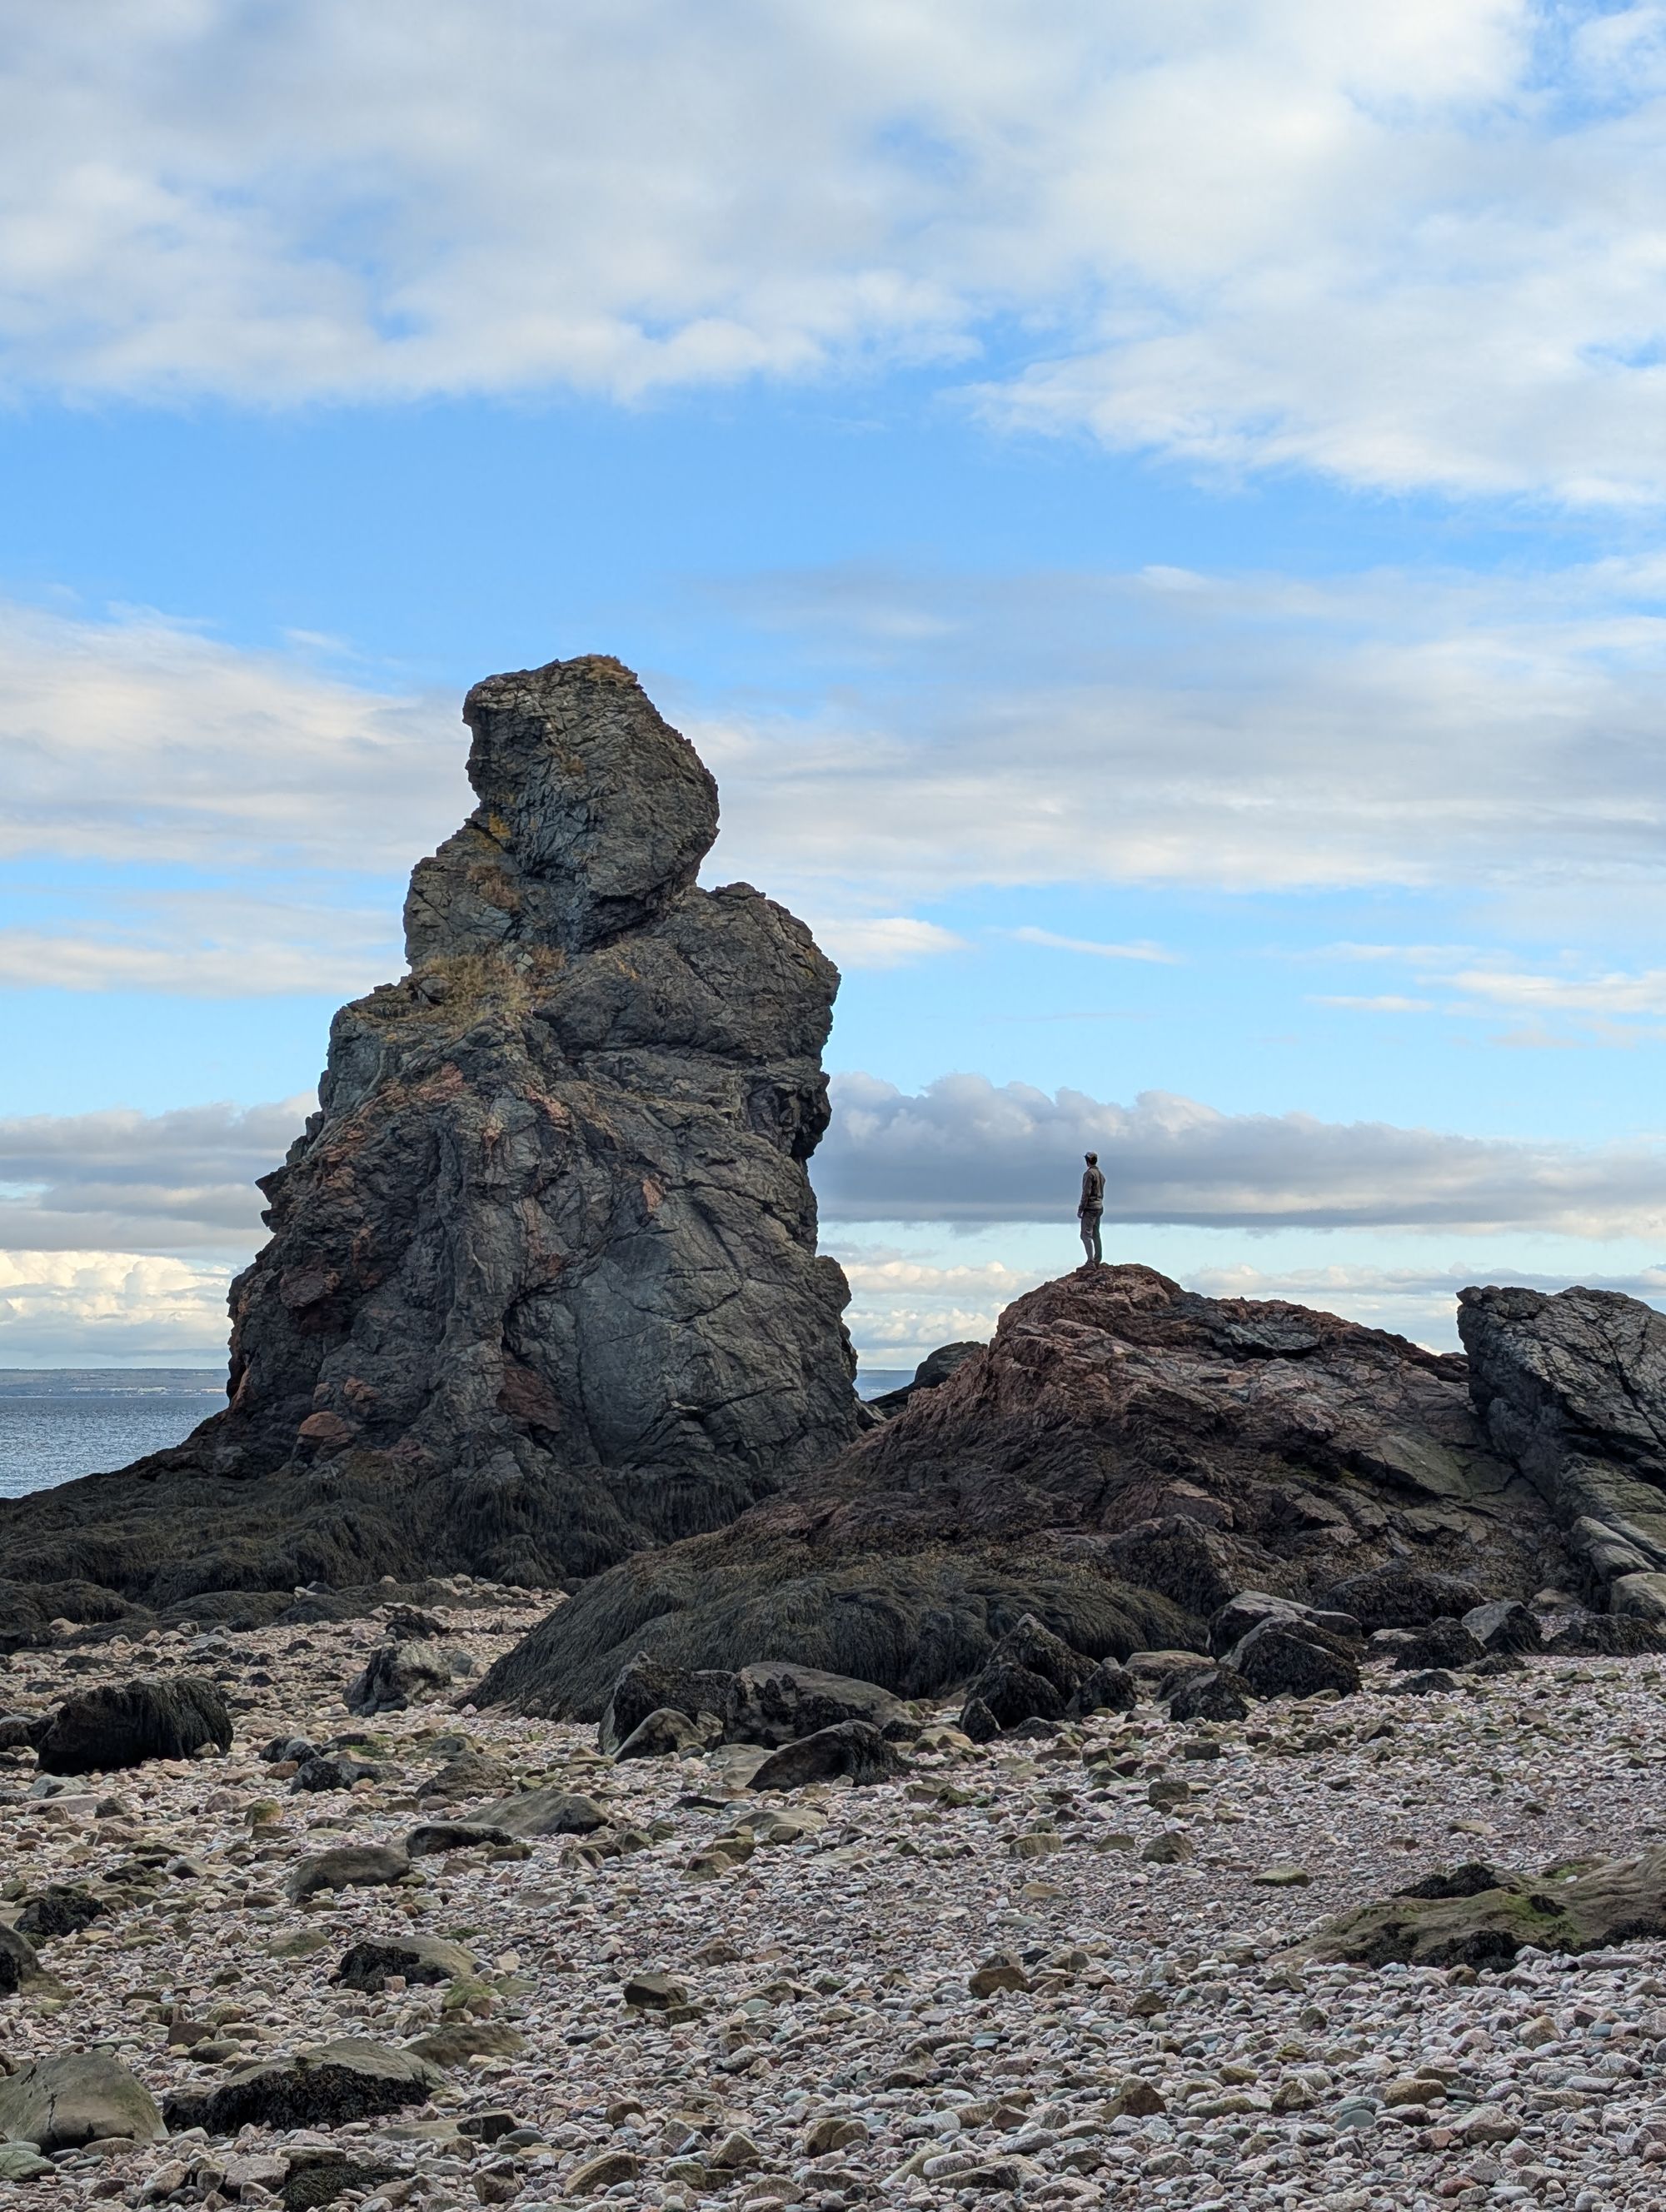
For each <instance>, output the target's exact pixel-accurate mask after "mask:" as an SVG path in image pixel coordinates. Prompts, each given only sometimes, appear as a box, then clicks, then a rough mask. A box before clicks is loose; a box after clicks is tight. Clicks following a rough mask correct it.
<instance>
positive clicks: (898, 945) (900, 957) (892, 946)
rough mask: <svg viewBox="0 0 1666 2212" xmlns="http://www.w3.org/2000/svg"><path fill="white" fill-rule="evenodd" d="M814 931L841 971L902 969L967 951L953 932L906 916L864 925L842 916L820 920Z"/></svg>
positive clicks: (877, 919) (882, 918) (883, 917)
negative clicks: (850, 969)
mask: <svg viewBox="0 0 1666 2212" xmlns="http://www.w3.org/2000/svg"><path fill="white" fill-rule="evenodd" d="M814 927H815V934H816V939H817V941H818V943H819V944H820V945H821V946H822V948H823V950H824V951H826V952H828V953H829V954H830V955H831V957H833V959H835V960H836V962H837V963H838V964H839V965H840V967H842V968H902V967H906V966H908V965H909V963H912V962H914V961H915V960H931V959H934V958H936V957H939V955H940V954H942V953H945V952H964V951H965V950H966V940H965V939H964V937H957V936H956V935H955V933H954V932H953V931H952V929H944V928H941V927H939V925H938V924H937V923H936V922H934V921H916V920H915V919H914V918H912V917H911V916H909V915H876V916H874V917H873V918H872V919H870V920H866V921H865V920H862V919H861V918H860V917H855V916H851V915H841V916H836V917H835V918H834V919H832V920H826V919H823V920H819V921H817V922H816V923H815V925H814Z"/></svg>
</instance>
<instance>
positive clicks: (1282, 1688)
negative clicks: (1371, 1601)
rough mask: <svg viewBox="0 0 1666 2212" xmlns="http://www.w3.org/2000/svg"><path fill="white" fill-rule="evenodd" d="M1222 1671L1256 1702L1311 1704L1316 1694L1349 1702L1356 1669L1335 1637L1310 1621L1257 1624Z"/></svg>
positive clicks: (1345, 1646) (1273, 1620)
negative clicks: (1227, 1670) (1305, 1700)
mask: <svg viewBox="0 0 1666 2212" xmlns="http://www.w3.org/2000/svg"><path fill="white" fill-rule="evenodd" d="M1225 1663H1226V1665H1227V1666H1228V1667H1229V1668H1231V1671H1232V1672H1233V1673H1234V1674H1237V1676H1238V1677H1239V1679H1240V1680H1242V1681H1243V1683H1244V1684H1245V1685H1246V1686H1248V1688H1249V1691H1250V1692H1251V1693H1252V1694H1253V1695H1254V1696H1256V1697H1257V1698H1310V1697H1312V1696H1314V1695H1315V1693H1316V1692H1318V1691H1321V1690H1335V1691H1336V1692H1338V1693H1339V1694H1340V1695H1341V1696H1342V1697H1345V1698H1346V1697H1351V1696H1352V1695H1353V1692H1355V1691H1356V1690H1357V1689H1358V1688H1359V1662H1358V1661H1357V1660H1356V1659H1355V1657H1354V1656H1353V1650H1351V1648H1350V1647H1349V1645H1348V1644H1346V1643H1345V1642H1344V1641H1343V1639H1342V1638H1341V1637H1340V1636H1333V1635H1332V1634H1331V1633H1330V1632H1329V1630H1328V1629H1323V1628H1316V1627H1315V1626H1313V1624H1312V1623H1311V1622H1310V1621H1305V1620H1304V1621H1290V1620H1279V1619H1277V1618H1271V1619H1268V1620H1262V1621H1258V1622H1257V1623H1256V1626H1255V1627H1254V1628H1252V1629H1251V1630H1250V1631H1249V1633H1248V1635H1247V1636H1244V1637H1243V1638H1241V1639H1240V1640H1239V1641H1238V1642H1237V1644H1234V1645H1233V1646H1232V1649H1231V1651H1230V1652H1228V1654H1227V1655H1226V1662H1225Z"/></svg>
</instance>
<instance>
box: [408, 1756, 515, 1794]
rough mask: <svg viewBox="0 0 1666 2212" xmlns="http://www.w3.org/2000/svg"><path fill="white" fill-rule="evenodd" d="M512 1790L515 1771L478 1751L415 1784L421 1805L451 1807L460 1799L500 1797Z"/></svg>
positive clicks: (454, 1761) (450, 1762) (449, 1760)
mask: <svg viewBox="0 0 1666 2212" xmlns="http://www.w3.org/2000/svg"><path fill="white" fill-rule="evenodd" d="M513 1788H514V1769H513V1768H512V1767H510V1766H508V1765H506V1763H505V1762H504V1761H503V1760H502V1759H488V1758H485V1757H483V1755H482V1754H481V1753H479V1752H477V1751H467V1752H465V1753H463V1754H462V1756H461V1757H460V1758H458V1759H447V1762H446V1764H445V1765H443V1766H442V1767H441V1768H440V1769H439V1770H438V1771H436V1772H435V1773H433V1774H430V1775H429V1777H428V1778H427V1779H426V1780H425V1781H423V1782H421V1783H419V1784H417V1796H418V1797H419V1798H420V1799H421V1800H422V1802H423V1804H425V1805H426V1804H429V1803H433V1804H436V1805H454V1804H455V1803H457V1802H458V1801H459V1798H464V1797H480V1796H484V1795H485V1794H486V1793H487V1792H488V1791H491V1792H494V1793H495V1794H497V1795H499V1796H501V1795H502V1792H503V1791H505V1790H510V1789H513Z"/></svg>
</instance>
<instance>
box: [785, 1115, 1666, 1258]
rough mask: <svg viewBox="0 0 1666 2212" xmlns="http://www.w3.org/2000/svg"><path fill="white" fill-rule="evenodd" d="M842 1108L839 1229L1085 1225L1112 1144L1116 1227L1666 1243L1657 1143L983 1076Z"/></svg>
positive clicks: (827, 1151) (833, 1213) (828, 1175)
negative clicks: (1544, 1233)
mask: <svg viewBox="0 0 1666 2212" xmlns="http://www.w3.org/2000/svg"><path fill="white" fill-rule="evenodd" d="M834 1099H835V1112H834V1118H833V1125H832V1127H831V1129H830V1132H829V1133H828V1136H827V1139H826V1140H825V1142H824V1145H823V1147H822V1149H821V1151H820V1152H818V1154H817V1157H816V1159H815V1161H814V1163H813V1164H812V1172H813V1175H814V1178H815V1182H816V1187H817V1189H818V1193H819V1194H820V1199H821V1205H822V1210H823V1212H824V1216H825V1217H826V1218H829V1219H830V1220H835V1221H837V1220H846V1221H887V1220H896V1221H943V1222H959V1223H963V1224H978V1223H990V1222H1000V1221H1057V1220H1066V1221H1067V1220H1068V1218H1069V1217H1070V1215H1071V1214H1072V1212H1073V1210H1074V1206H1075V1198H1076V1190H1077V1185H1078V1178H1079V1174H1080V1169H1081V1158H1082V1154H1083V1153H1084V1152H1087V1151H1095V1152H1097V1153H1098V1155H1099V1162H1100V1165H1101V1166H1102V1167H1103V1168H1104V1171H1105V1177H1106V1186H1107V1188H1106V1200H1105V1211H1106V1217H1107V1218H1108V1219H1111V1220H1118V1221H1137V1222H1151V1223H1162V1222H1166V1223H1174V1224H1184V1225H1192V1226H1211V1227H1236V1228H1240V1229H1243V1230H1258V1229H1275V1228H1293V1227H1306V1228H1342V1227H1353V1228H1383V1227H1390V1226H1395V1227H1409V1228H1428V1227H1436V1226H1448V1227H1468V1228H1476V1229H1489V1230H1502V1229H1505V1228H1516V1229H1521V1228H1535V1229H1539V1230H1549V1231H1560V1232H1564V1233H1568V1234H1573V1235H1579V1236H1587V1237H1617V1236H1622V1235H1638V1234H1645V1233H1646V1234H1649V1235H1656V1234H1663V1233H1666V1151H1663V1150H1662V1149H1661V1148H1659V1147H1657V1146H1643V1145H1636V1146H1627V1145H1607V1146H1590V1147H1583V1148H1582V1147H1579V1146H1572V1145H1557V1144H1528V1143H1523V1142H1519V1141H1515V1140H1508V1139H1497V1138H1484V1137H1465V1136H1456V1135H1450V1134H1447V1133H1443V1132H1440V1131H1437V1130H1432V1129H1406V1128H1398V1127H1394V1126H1392V1125H1390V1124H1389V1123H1386V1122H1370V1121H1359V1122H1347V1123H1344V1122H1332V1121H1318V1120H1316V1119H1315V1118H1314V1117H1313V1116H1311V1115H1304V1114H1283V1115H1272V1114H1222V1113H1219V1112H1217V1111H1216V1110H1215V1109H1213V1107H1209V1106H1206V1105H1201V1104H1200V1103H1197V1102H1196V1101H1195V1100H1193V1099H1189V1098H1181V1097H1173V1096H1171V1095H1170V1094H1167V1093H1164V1092H1157V1091H1147V1092H1145V1093H1143V1094H1141V1096H1140V1097H1139V1098H1137V1099H1136V1100H1135V1102H1134V1104H1133V1105H1132V1106H1122V1105H1116V1104H1112V1103H1106V1102H1104V1101H1102V1100H1099V1099H1095V1098H1091V1097H1087V1096H1086V1095H1085V1093H1083V1092H1081V1091H1059V1092H1058V1093H1057V1094H1056V1095H1055V1096H1049V1094H1048V1093H1047V1092H1046V1091H1037V1090H1033V1089H1031V1087H1030V1086H1029V1085H1026V1084H1019V1083H1009V1084H1004V1085H995V1084H993V1083H991V1082H990V1081H989V1080H988V1078H987V1077H985V1076H982V1075H949V1076H945V1077H943V1078H942V1079H940V1080H939V1081H938V1082H936V1083H933V1084H931V1085H928V1086H927V1088H926V1090H924V1091H921V1092H917V1093H906V1092H903V1091H899V1090H898V1089H897V1088H896V1086H895V1085H891V1084H889V1083H884V1082H881V1081H879V1079H876V1078H874V1077H873V1076H869V1075H861V1074H852V1075H842V1076H840V1077H838V1078H836V1080H835V1085H834Z"/></svg>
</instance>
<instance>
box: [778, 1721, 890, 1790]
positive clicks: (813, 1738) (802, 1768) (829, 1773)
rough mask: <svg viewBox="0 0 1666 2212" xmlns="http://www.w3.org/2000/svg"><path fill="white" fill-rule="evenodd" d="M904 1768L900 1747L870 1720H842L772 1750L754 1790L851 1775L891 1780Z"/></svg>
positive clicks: (868, 1779)
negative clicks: (830, 1726)
mask: <svg viewBox="0 0 1666 2212" xmlns="http://www.w3.org/2000/svg"><path fill="white" fill-rule="evenodd" d="M902 1771H903V1761H902V1759H901V1758H900V1757H899V1756H898V1754H897V1747H896V1746H895V1744H893V1743H892V1742H891V1741H890V1740H889V1739H888V1738H887V1737H885V1736H884V1735H881V1734H880V1732H879V1729H877V1728H875V1727H874V1726H873V1723H872V1722H871V1721H840V1722H839V1723H837V1724H836V1726H835V1727H833V1728H824V1729H818V1730H817V1731H816V1733H815V1734H814V1735H803V1736H799V1737H797V1738H795V1739H794V1741H793V1742H791V1743H788V1744H783V1745H782V1747H781V1749H780V1750H779V1751H775V1752H771V1753H770V1754H769V1758H767V1759H765V1760H764V1761H763V1765H761V1766H759V1767H758V1768H757V1770H756V1771H755V1772H754V1773H753V1775H752V1778H751V1781H750V1783H749V1784H747V1787H748V1788H749V1789H751V1790H801V1789H803V1787H804V1786H805V1784H806V1783H808V1782H830V1781H831V1780H832V1779H833V1778H835V1776H836V1775H841V1774H844V1775H848V1776H849V1778H850V1779H851V1780H852V1781H853V1782H855V1783H859V1784H866V1783H871V1782H888V1781H889V1780H890V1779H891V1777H892V1776H893V1775H896V1774H900V1773H901V1772H902Z"/></svg>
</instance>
